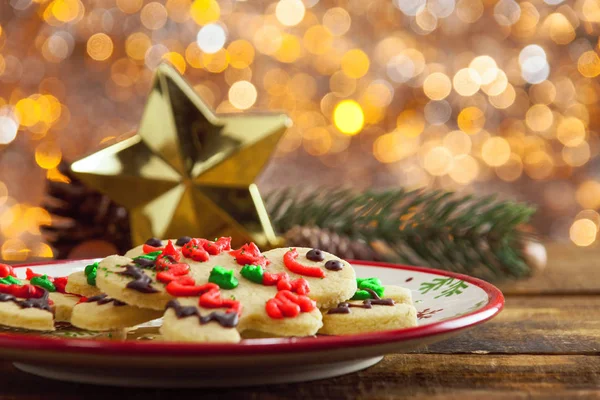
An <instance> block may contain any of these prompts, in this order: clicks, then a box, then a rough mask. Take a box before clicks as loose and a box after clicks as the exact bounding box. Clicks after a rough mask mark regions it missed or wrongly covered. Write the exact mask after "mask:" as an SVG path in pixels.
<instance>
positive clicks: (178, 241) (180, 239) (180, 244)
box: [175, 236, 192, 246]
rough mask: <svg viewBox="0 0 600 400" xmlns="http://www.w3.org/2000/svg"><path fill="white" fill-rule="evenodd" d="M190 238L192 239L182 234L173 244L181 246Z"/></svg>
mask: <svg viewBox="0 0 600 400" xmlns="http://www.w3.org/2000/svg"><path fill="white" fill-rule="evenodd" d="M190 240H192V238H191V237H189V236H182V237H180V238H179V239H177V241H176V242H175V245H176V246H183V245H184V244H186V243H187V242H189V241H190Z"/></svg>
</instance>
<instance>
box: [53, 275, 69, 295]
mask: <svg viewBox="0 0 600 400" xmlns="http://www.w3.org/2000/svg"><path fill="white" fill-rule="evenodd" d="M67 280H68V278H67V277H66V276H62V277H60V278H54V287H56V291H57V292H59V293H67V291H66V290H65V288H66V286H67Z"/></svg>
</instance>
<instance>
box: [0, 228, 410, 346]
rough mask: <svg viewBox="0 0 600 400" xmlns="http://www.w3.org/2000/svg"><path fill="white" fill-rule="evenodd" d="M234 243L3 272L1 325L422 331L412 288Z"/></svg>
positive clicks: (253, 333)
mask: <svg viewBox="0 0 600 400" xmlns="http://www.w3.org/2000/svg"><path fill="white" fill-rule="evenodd" d="M230 243H231V240H230V238H220V239H215V240H214V241H211V240H207V239H199V238H190V237H182V238H179V239H177V240H159V239H155V238H153V239H149V240H148V241H147V242H146V244H144V245H142V246H139V247H136V248H134V249H132V250H130V251H129V252H127V253H126V254H125V255H124V256H116V255H115V256H110V257H107V258H105V259H104V260H102V261H100V262H99V263H95V264H91V265H88V266H87V267H86V268H85V270H84V271H79V272H75V273H73V274H71V275H70V276H68V277H67V278H66V279H65V278H51V277H47V276H45V275H44V276H39V275H36V274H34V273H32V272H31V271H28V276H27V277H28V279H27V280H20V279H17V278H16V277H15V274H14V271H12V269H11V268H10V267H8V266H3V268H0V325H6V326H10V327H16V328H24V329H31V330H43V331H47V330H53V329H54V322H58V321H66V322H70V323H71V324H72V325H74V326H76V327H78V328H82V329H86V330H90V331H119V330H125V329H128V328H131V327H134V326H136V325H138V324H141V323H145V322H148V321H151V320H154V319H157V318H160V317H162V318H163V319H162V325H161V328H160V334H161V336H160V337H161V339H163V340H167V341H177V342H229V343H236V342H239V341H240V340H242V339H244V338H255V337H285V336H294V337H298V336H312V335H316V334H324V335H346V334H356V333H366V332H374V331H382V330H390V329H399V328H406V327H411V326H416V324H417V321H416V310H415V308H414V306H413V304H412V298H411V293H410V290H408V289H405V288H401V287H398V286H389V285H386V286H384V285H382V283H381V281H380V280H379V279H378V278H375V277H373V278H364V279H361V278H359V279H357V278H356V275H355V272H354V269H353V268H352V266H351V265H350V264H348V263H347V262H346V261H344V260H341V259H340V258H338V257H336V256H335V255H333V254H329V253H327V252H324V251H321V250H318V249H310V248H279V249H274V250H270V251H267V252H265V253H262V252H261V251H260V250H259V249H258V247H257V246H256V245H254V244H253V243H249V244H246V245H244V246H242V247H241V248H239V249H235V250H233V249H231V246H230Z"/></svg>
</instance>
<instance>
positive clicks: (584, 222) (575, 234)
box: [569, 218, 598, 247]
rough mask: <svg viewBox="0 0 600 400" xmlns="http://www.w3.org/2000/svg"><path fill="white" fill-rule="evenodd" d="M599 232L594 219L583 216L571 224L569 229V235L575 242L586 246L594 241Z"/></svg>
mask: <svg viewBox="0 0 600 400" xmlns="http://www.w3.org/2000/svg"><path fill="white" fill-rule="evenodd" d="M597 233H598V227H597V226H596V224H595V223H594V221H592V220H590V219H587V218H583V219H579V220H577V221H575V222H573V224H572V225H571V228H570V229H569V236H570V238H571V240H572V241H573V243H575V244H576V245H577V246H581V247H585V246H589V245H590V244H592V243H594V241H595V240H596V235H597Z"/></svg>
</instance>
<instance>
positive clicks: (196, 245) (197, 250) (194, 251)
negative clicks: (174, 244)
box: [181, 239, 209, 262]
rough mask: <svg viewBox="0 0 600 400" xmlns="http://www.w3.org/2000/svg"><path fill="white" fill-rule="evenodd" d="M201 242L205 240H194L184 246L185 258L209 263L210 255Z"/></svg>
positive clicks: (182, 249)
mask: <svg viewBox="0 0 600 400" xmlns="http://www.w3.org/2000/svg"><path fill="white" fill-rule="evenodd" d="M201 240H204V239H192V240H190V241H189V242H187V243H186V244H184V245H183V247H182V248H181V251H182V252H183V255H184V257H187V258H191V259H192V260H194V261H201V262H204V261H208V258H209V254H208V252H207V251H206V250H204V246H203V243H202V242H201Z"/></svg>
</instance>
